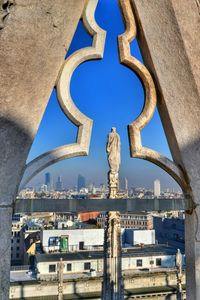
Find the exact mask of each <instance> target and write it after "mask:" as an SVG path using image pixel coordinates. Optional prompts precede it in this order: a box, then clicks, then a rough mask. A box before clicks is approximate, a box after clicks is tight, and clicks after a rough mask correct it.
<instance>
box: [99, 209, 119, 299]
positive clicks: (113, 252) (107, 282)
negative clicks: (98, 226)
mask: <svg viewBox="0 0 200 300" xmlns="http://www.w3.org/2000/svg"><path fill="white" fill-rule="evenodd" d="M104 234H105V236H104V280H103V288H102V300H122V299H124V295H123V293H124V289H123V288H124V286H123V277H122V271H121V225H120V213H119V212H117V211H110V212H107V216H106V227H105V232H104Z"/></svg>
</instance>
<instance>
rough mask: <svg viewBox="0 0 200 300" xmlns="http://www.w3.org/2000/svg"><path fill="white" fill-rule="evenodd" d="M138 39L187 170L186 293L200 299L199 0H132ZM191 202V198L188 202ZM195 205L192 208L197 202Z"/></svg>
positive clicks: (177, 154)
mask: <svg viewBox="0 0 200 300" xmlns="http://www.w3.org/2000/svg"><path fill="white" fill-rule="evenodd" d="M131 3H132V7H133V10H134V14H135V16H136V19H137V24H138V41H139V45H140V48H141V51H142V54H143V58H144V62H145V64H146V65H147V67H148V70H150V71H151V73H152V75H153V77H154V79H155V83H156V87H157V94H158V109H159V113H160V116H161V120H162V124H163V127H164V130H165V133H166V136H167V140H168V143H169V146H170V149H171V152H172V156H173V159H174V161H175V162H176V164H177V165H178V166H180V168H181V169H182V170H183V172H184V173H185V177H186V178H187V181H188V188H187V189H186V190H185V191H184V193H185V196H186V197H187V198H188V199H189V200H190V202H191V211H190V212H189V213H187V214H186V222H185V240H186V262H187V266H186V278H187V279H186V290H187V299H189V300H197V299H200V264H199V262H200V228H199V226H200V225H199V224H200V222H199V220H200V210H199V205H200V194H199V191H200V171H199V170H200V167H199V165H200V121H199V120H200V64H199V57H200V30H199V22H200V10H199V0H191V1H187V0H162V1H160V0H148V1H146V0H131ZM192 202H193V203H192ZM195 207H196V208H195Z"/></svg>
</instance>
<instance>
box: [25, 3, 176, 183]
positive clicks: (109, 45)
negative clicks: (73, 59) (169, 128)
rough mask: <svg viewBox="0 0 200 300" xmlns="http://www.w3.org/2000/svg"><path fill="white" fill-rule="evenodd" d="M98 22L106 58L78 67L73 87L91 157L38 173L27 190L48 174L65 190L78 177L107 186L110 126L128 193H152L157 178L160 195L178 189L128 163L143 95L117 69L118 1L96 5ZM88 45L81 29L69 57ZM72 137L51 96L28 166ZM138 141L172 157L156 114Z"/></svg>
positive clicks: (153, 170)
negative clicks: (88, 122) (141, 189)
mask: <svg viewBox="0 0 200 300" xmlns="http://www.w3.org/2000/svg"><path fill="white" fill-rule="evenodd" d="M111 16H112V18H111ZM96 21H97V23H98V24H99V25H100V26H101V27H102V28H103V29H105V30H106V31H107V38H106V44H105V53H104V58H103V60H100V61H89V62H86V63H84V64H82V65H81V66H79V67H78V68H77V69H76V71H75V73H74V75H73V78H72V81H71V95H72V98H73V100H74V102H75V104H76V105H77V106H78V107H79V109H80V110H81V111H82V112H83V113H84V114H86V115H87V116H89V117H90V118H92V119H93V120H94V126H93V131H92V139H91V145H90V153H89V156H88V157H77V158H71V159H67V160H65V161H62V162H59V163H57V164H55V165H53V166H51V167H49V168H48V169H46V170H45V171H43V172H41V173H40V174H39V175H38V176H36V177H35V178H34V179H33V180H32V181H31V182H30V184H29V185H39V184H41V183H43V182H44V173H45V172H47V171H48V172H51V173H52V175H53V177H54V178H55V180H56V177H57V176H58V175H62V176H63V182H64V185H65V186H74V185H76V182H77V176H78V174H82V175H83V176H85V177H86V181H87V183H90V182H94V183H95V184H97V185H98V184H100V183H106V182H107V172H108V165H107V156H106V151H105V148H106V140H107V134H108V132H109V131H110V128H111V127H113V126H114V127H116V128H117V131H118V133H119V134H120V137H121V158H122V162H121V176H122V177H127V178H128V181H129V187H131V186H145V187H152V186H153V181H154V180H155V179H157V178H158V179H160V180H161V188H162V189H164V188H166V187H175V188H176V189H177V184H176V183H175V182H174V180H173V179H171V178H170V177H169V176H168V175H167V174H166V173H165V172H164V171H162V170H161V169H159V168H158V167H156V166H154V165H153V164H151V163H149V162H146V161H143V160H139V159H133V158H130V154H129V143H128V135H127V125H128V124H130V123H131V122H132V121H133V120H134V119H135V118H136V117H137V116H138V115H139V114H140V112H141V110H142V107H143V102H144V92H143V88H142V85H141V83H140V81H139V79H138V77H137V76H136V75H135V74H134V73H133V72H132V71H131V70H129V69H128V68H126V67H124V66H122V65H120V64H119V58H118V50H117V36H118V35H119V34H121V33H123V32H124V25H123V22H122V17H121V14H120V10H119V8H118V4H117V0H109V1H108V0H100V1H99V4H98V7H97V11H96ZM91 41H92V39H91V37H89V36H88V34H86V33H85V31H84V28H83V26H82V24H81V23H80V24H79V26H78V28H77V31H76V33H75V36H74V38H73V41H72V44H71V46H70V49H69V52H68V54H67V55H70V54H71V53H73V52H74V51H75V50H77V49H79V48H82V47H85V46H88V45H91ZM131 50H132V55H134V56H135V57H137V58H138V59H139V60H141V61H142V57H141V54H140V51H139V48H138V45H137V42H136V41H134V42H133V43H132V45H131ZM76 132H77V129H76V127H75V126H74V125H73V124H71V122H70V121H69V120H67V119H66V117H65V116H64V114H63V113H62V111H61V109H60V107H59V105H58V103H57V99H56V92H55V90H54V91H53V92H52V95H51V98H50V100H49V104H48V106H47V108H46V111H45V114H44V117H43V120H42V122H41V124H40V128H39V130H38V133H37V136H36V137H35V140H34V143H33V145H32V148H31V151H30V154H29V157H28V161H30V160H31V159H33V158H35V157H36V156H38V155H39V154H42V153H43V152H45V151H47V150H50V149H52V148H54V147H58V146H60V145H63V144H65V143H72V142H74V141H75V138H76ZM142 138H143V145H145V146H148V147H150V148H153V149H155V150H158V151H160V152H161V153H162V154H164V155H166V156H168V157H171V156H170V151H169V148H168V145H167V142H166V138H165V134H164V132H163V128H162V124H161V121H160V118H159V115H158V112H157V111H156V113H155V115H154V117H153V119H152V121H151V122H150V124H149V125H148V126H147V127H146V128H145V129H144V130H143V131H142Z"/></svg>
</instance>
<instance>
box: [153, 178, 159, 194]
mask: <svg viewBox="0 0 200 300" xmlns="http://www.w3.org/2000/svg"><path fill="white" fill-rule="evenodd" d="M154 196H155V197H160V180H158V179H156V180H155V181H154Z"/></svg>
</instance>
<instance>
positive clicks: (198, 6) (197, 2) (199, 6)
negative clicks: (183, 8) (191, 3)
mask: <svg viewBox="0 0 200 300" xmlns="http://www.w3.org/2000/svg"><path fill="white" fill-rule="evenodd" d="M195 2H196V5H197V8H198V12H199V14H200V0H195Z"/></svg>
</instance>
